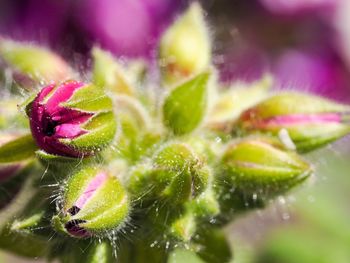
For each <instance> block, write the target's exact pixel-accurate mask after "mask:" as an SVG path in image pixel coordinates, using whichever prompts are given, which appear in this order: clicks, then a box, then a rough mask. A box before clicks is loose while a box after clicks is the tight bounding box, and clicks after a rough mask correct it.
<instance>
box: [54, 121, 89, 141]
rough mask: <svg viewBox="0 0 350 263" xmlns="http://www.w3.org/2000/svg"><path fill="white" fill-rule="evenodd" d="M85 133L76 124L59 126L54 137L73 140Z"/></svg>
mask: <svg viewBox="0 0 350 263" xmlns="http://www.w3.org/2000/svg"><path fill="white" fill-rule="evenodd" d="M84 133H86V132H85V131H84V130H82V129H81V128H80V126H79V125H76V124H70V123H67V124H61V125H58V126H56V128H55V136H56V137H57V138H75V137H77V136H79V135H82V134H84Z"/></svg>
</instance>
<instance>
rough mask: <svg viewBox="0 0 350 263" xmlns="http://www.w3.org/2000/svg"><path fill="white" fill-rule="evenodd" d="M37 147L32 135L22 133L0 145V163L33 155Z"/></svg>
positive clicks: (15, 160) (21, 159) (16, 160)
mask: <svg viewBox="0 0 350 263" xmlns="http://www.w3.org/2000/svg"><path fill="white" fill-rule="evenodd" d="M37 149H38V147H37V145H36V144H35V142H34V140H33V137H32V135H31V134H28V135H24V136H22V137H19V138H17V139H15V140H13V141H10V142H8V143H5V144H4V145H2V146H1V147H0V163H11V162H18V161H23V160H25V159H28V158H31V157H34V156H35V151H36V150H37Z"/></svg>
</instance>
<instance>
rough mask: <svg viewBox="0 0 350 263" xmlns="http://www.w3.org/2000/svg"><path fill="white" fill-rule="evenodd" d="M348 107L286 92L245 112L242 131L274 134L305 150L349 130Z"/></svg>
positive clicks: (329, 140) (292, 146) (291, 145)
mask: <svg viewBox="0 0 350 263" xmlns="http://www.w3.org/2000/svg"><path fill="white" fill-rule="evenodd" d="M349 112H350V107H349V106H347V105H341V104H338V103H336V102H333V101H330V100H327V99H323V98H320V97H316V96H312V95H307V94H302V93H296V92H288V93H281V94H278V95H275V96H272V97H270V98H268V99H266V100H264V101H262V102H261V103H259V104H258V105H256V106H255V107H252V108H250V109H248V110H247V111H245V112H244V113H243V114H242V115H241V117H240V119H239V124H240V126H241V127H242V128H243V129H244V130H246V131H259V132H265V133H270V134H273V135H277V136H279V137H280V138H281V140H282V142H283V143H285V144H286V145H288V147H289V148H296V149H297V150H298V151H300V152H307V151H311V150H314V149H316V148H318V147H320V146H323V145H325V144H327V143H329V142H332V141H334V140H336V139H338V138H340V137H342V136H344V135H346V134H348V133H349V132H350V125H349V124H348V117H347V115H348V113H349Z"/></svg>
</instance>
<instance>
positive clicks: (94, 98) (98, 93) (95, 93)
mask: <svg viewBox="0 0 350 263" xmlns="http://www.w3.org/2000/svg"><path fill="white" fill-rule="evenodd" d="M61 105H62V106H63V107H67V108H71V109H76V110H80V111H86V112H104V111H111V110H112V109H113V105H112V100H111V99H110V98H109V97H108V96H107V95H106V93H105V91H104V90H101V89H99V88H97V87H96V86H95V85H92V84H88V85H84V86H83V87H82V88H80V89H78V90H76V91H75V92H74V94H73V96H72V97H71V98H70V99H69V100H68V101H66V102H63V103H61Z"/></svg>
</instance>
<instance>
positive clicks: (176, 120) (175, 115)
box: [163, 72, 210, 135]
mask: <svg viewBox="0 0 350 263" xmlns="http://www.w3.org/2000/svg"><path fill="white" fill-rule="evenodd" d="M209 76H210V73H208V72H205V73H201V74H199V75H197V76H195V77H194V78H192V79H190V80H187V81H185V82H184V83H182V84H180V85H179V86H177V87H175V88H174V89H173V90H172V91H171V92H170V94H169V95H168V96H167V97H166V98H165V101H164V104H163V122H164V125H165V126H166V127H167V128H168V129H169V130H170V131H171V132H172V133H174V134H175V135H183V134H187V133H190V132H192V131H193V130H194V129H196V128H197V127H198V126H199V125H200V123H201V122H202V120H203V119H204V117H205V114H206V111H207V106H208V105H207V104H208V102H207V100H208V98H207V96H208V80H209Z"/></svg>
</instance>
